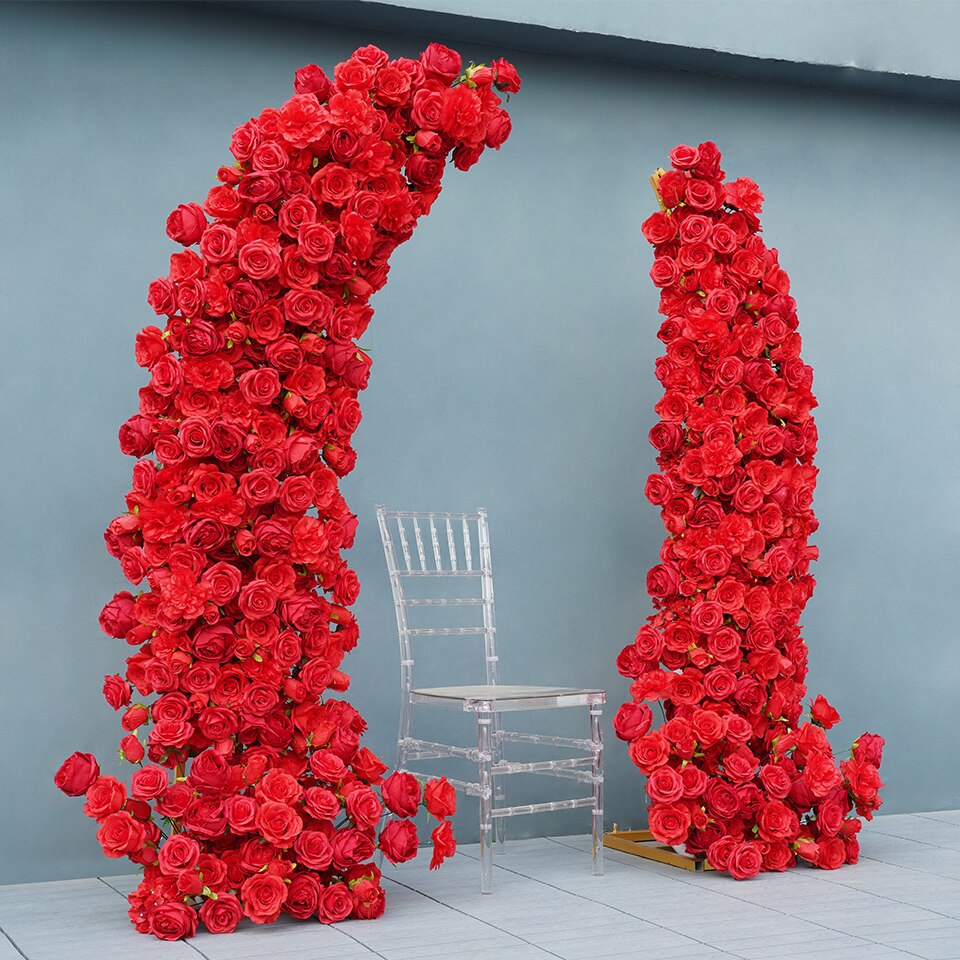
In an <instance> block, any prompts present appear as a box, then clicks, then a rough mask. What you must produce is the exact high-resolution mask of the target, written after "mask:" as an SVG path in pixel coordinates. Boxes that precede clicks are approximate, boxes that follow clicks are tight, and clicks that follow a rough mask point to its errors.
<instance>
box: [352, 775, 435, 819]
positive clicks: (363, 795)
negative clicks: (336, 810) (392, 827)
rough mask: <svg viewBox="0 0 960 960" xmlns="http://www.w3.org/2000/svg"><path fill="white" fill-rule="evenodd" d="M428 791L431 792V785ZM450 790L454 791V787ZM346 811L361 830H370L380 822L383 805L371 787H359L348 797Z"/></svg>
mask: <svg viewBox="0 0 960 960" xmlns="http://www.w3.org/2000/svg"><path fill="white" fill-rule="evenodd" d="M432 782H434V781H431V783H432ZM427 789H428V790H429V784H428V785H427ZM450 789H451V791H452V790H453V788H452V787H451V788H450ZM428 809H429V808H428ZM346 810H347V816H348V817H350V819H351V820H353V822H354V823H355V824H356V825H357V826H358V827H360V829H369V828H371V827H375V826H376V825H377V824H378V823H379V822H380V816H381V814H382V813H383V805H382V804H381V803H380V800H379V799H378V797H377V795H376V794H375V793H374V792H373V789H372V788H371V787H368V786H358V787H355V788H354V789H352V790H351V791H350V792H349V793H348V794H347V795H346Z"/></svg>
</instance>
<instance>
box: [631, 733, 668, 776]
mask: <svg viewBox="0 0 960 960" xmlns="http://www.w3.org/2000/svg"><path fill="white" fill-rule="evenodd" d="M669 757H670V744H669V742H668V741H667V739H666V737H664V735H663V734H662V733H660V732H659V731H656V730H655V731H654V732H653V733H648V734H645V735H644V736H642V737H637V738H636V739H635V740H632V741H631V742H630V759H631V760H633V762H634V763H635V764H636V765H637V766H638V767H639V768H640V770H641V771H642V772H643V773H646V774H649V773H650V772H651V771H653V770H654V769H655V768H656V767H659V766H662V765H663V764H665V763H666V762H667V760H668V759H669Z"/></svg>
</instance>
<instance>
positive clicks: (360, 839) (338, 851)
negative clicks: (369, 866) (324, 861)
mask: <svg viewBox="0 0 960 960" xmlns="http://www.w3.org/2000/svg"><path fill="white" fill-rule="evenodd" d="M330 845H331V846H332V847H333V863H334V866H336V867H339V868H340V869H347V868H348V867H352V866H355V865H356V864H358V863H363V862H364V861H366V860H369V859H370V857H372V856H373V851H374V845H373V841H372V840H371V839H370V837H369V836H368V835H367V834H366V833H364V832H362V831H360V830H355V829H352V828H349V827H348V828H345V829H342V830H337V831H336V832H335V833H334V834H333V836H332V838H331V841H330Z"/></svg>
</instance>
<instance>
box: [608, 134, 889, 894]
mask: <svg viewBox="0 0 960 960" xmlns="http://www.w3.org/2000/svg"><path fill="white" fill-rule="evenodd" d="M670 160H671V164H672V169H671V170H670V171H668V172H666V173H663V171H660V172H659V173H660V174H662V176H659V177H658V176H655V177H654V178H653V179H654V182H655V185H656V187H657V191H658V195H659V198H660V201H661V207H662V209H661V210H660V211H659V212H657V213H654V214H653V216H651V217H650V218H649V219H648V220H646V221H645V222H644V224H643V234H644V236H645V237H646V238H647V240H648V241H649V242H650V243H651V244H652V245H653V247H654V251H655V259H654V264H653V268H652V269H651V271H650V276H651V278H652V280H653V282H654V284H655V285H656V286H657V287H659V288H660V291H661V293H660V313H661V314H662V315H663V317H664V318H665V319H664V321H663V322H662V324H661V326H660V332H659V334H658V336H659V339H660V340H661V341H662V342H663V343H664V344H665V345H666V354H665V356H662V357H660V359H659V360H657V364H656V373H657V378H658V379H659V380H660V382H661V383H662V384H663V386H664V389H665V393H664V396H663V398H662V399H661V400H660V402H659V403H658V404H657V406H656V412H657V414H658V415H659V417H660V420H659V422H658V423H657V424H656V425H655V426H654V427H653V429H652V430H651V431H650V442H651V444H652V445H653V446H654V447H655V448H656V449H657V452H658V455H657V464H658V466H659V472H658V473H655V474H653V475H652V476H651V477H650V478H649V479H648V480H647V484H646V495H647V498H648V499H649V500H650V501H651V502H652V503H654V504H655V505H656V506H658V507H660V510H661V517H662V518H663V522H664V526H665V527H666V530H667V537H666V539H665V540H664V543H663V547H662V548H661V551H660V563H659V564H657V565H656V566H655V567H653V569H652V570H650V572H649V574H648V575H647V591H648V593H649V594H650V595H651V597H652V598H653V602H654V606H655V608H656V612H655V613H654V614H653V615H652V616H650V617H649V618H648V622H647V623H646V624H645V625H644V626H643V627H641V628H640V631H639V632H638V634H637V636H636V639H635V641H634V642H633V643H632V644H630V645H629V646H628V647H626V648H625V649H624V650H623V651H622V652H621V654H620V656H619V658H618V661H617V666H618V669H619V671H620V673H621V674H622V675H624V676H626V677H629V678H631V679H632V681H633V683H632V686H631V691H630V692H631V695H632V702H629V703H626V704H624V705H623V706H622V707H621V708H620V710H619V712H618V714H617V716H616V719H615V729H616V733H617V735H618V736H619V737H620V738H621V739H622V740H625V741H627V742H628V743H629V753H630V757H631V758H632V760H633V761H634V763H635V764H636V765H637V766H638V767H639V768H640V770H641V771H642V772H643V773H644V774H646V777H647V782H646V790H647V794H648V796H649V798H650V800H651V806H650V808H649V825H650V831H651V833H652V834H653V836H654V838H655V839H657V840H660V841H661V842H663V843H667V844H670V845H674V846H678V845H681V844H685V845H686V850H687V853H689V854H693V855H695V856H701V857H705V858H706V859H707V861H708V862H709V863H710V865H712V866H713V867H714V868H716V869H718V870H727V871H729V873H730V874H731V876H733V877H736V878H738V879H744V878H747V877H751V876H755V875H756V874H757V873H759V872H760V871H761V870H784V869H786V868H787V867H789V866H791V865H792V864H794V863H795V862H796V860H797V858H800V859H803V860H806V861H808V862H810V863H812V864H814V865H816V866H818V867H823V868H827V869H832V868H836V867H839V866H841V865H842V864H844V863H854V862H856V860H857V855H858V841H857V834H858V832H859V830H860V827H861V821H860V820H859V819H858V816H857V815H859V816H862V817H866V818H867V819H870V818H871V817H872V814H873V811H874V810H876V809H877V808H878V807H879V806H880V803H881V801H880V798H879V796H878V790H879V788H880V787H881V786H882V784H881V781H880V777H879V774H878V767H879V765H880V759H881V754H882V748H883V739H882V738H881V737H878V736H876V735H874V734H864V735H863V736H861V737H860V738H859V739H858V740H857V742H856V743H855V744H854V746H853V750H852V752H851V755H850V757H849V759H846V760H843V761H841V762H840V763H839V765H838V763H837V761H836V760H835V758H834V755H833V752H832V750H831V747H830V744H829V743H828V741H827V737H826V735H825V730H827V729H829V728H830V727H832V726H833V725H834V724H835V723H836V722H837V721H839V719H840V717H839V714H838V713H837V712H836V711H835V710H834V709H833V708H832V707H831V706H830V705H829V704H828V703H827V701H826V700H825V699H824V698H823V697H821V696H818V697H817V698H816V699H815V700H814V701H813V703H812V705H811V709H810V713H809V720H804V719H803V718H802V713H803V708H802V704H801V702H802V700H803V698H804V696H805V694H806V686H805V683H804V680H805V677H806V673H807V647H806V644H805V643H804V641H803V638H802V636H801V632H800V623H799V621H800V616H801V614H802V611H803V608H804V605H805V604H806V602H807V600H808V599H809V598H810V596H811V594H812V592H813V587H814V582H815V581H814V578H813V577H812V576H811V575H810V573H809V565H810V562H811V560H814V559H816V556H817V549H816V547H814V546H812V545H811V544H810V543H809V537H810V535H811V534H812V533H814V531H815V530H816V529H817V519H816V517H815V516H814V512H813V508H812V502H813V493H814V485H815V482H816V475H817V471H816V468H815V467H814V465H813V456H814V453H815V451H816V444H817V432H816V427H815V426H814V421H813V417H812V416H811V413H810V411H811V410H812V408H813V407H814V406H815V405H816V400H815V398H814V396H813V393H812V391H811V387H812V383H813V371H812V369H811V368H810V367H809V366H808V365H807V364H805V363H804V362H803V360H802V359H801V357H800V335H799V333H798V332H797V312H796V303H795V301H794V299H793V298H792V297H791V296H790V281H789V279H788V277H787V274H786V272H785V271H784V270H783V268H782V267H781V266H780V264H779V262H778V257H777V251H776V250H775V249H773V248H770V247H767V246H766V245H765V244H764V242H763V240H762V239H761V237H760V221H759V220H758V214H759V213H760V209H761V204H762V201H763V196H762V194H761V193H760V190H759V188H758V187H757V184H756V183H754V182H753V181H752V180H750V179H747V178H741V179H739V180H734V181H725V180H724V173H723V171H722V170H721V169H720V161H721V158H720V152H719V150H718V149H717V147H716V145H715V144H713V143H702V144H700V146H699V147H697V148H694V147H688V146H682V145H681V146H678V147H676V148H675V149H674V150H673V151H672V153H671V155H670ZM650 702H659V703H660V704H661V706H662V708H663V712H664V715H665V722H664V723H663V725H662V726H660V728H659V729H657V730H654V731H651V730H650V728H651V725H652V719H653V718H652V712H651V709H650V706H649V703H650Z"/></svg>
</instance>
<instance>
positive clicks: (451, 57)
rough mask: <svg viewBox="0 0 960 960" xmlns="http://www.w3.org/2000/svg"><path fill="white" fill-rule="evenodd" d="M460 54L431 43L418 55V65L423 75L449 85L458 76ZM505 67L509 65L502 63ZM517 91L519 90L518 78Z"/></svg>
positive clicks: (507, 77) (507, 76) (507, 73)
mask: <svg viewBox="0 0 960 960" xmlns="http://www.w3.org/2000/svg"><path fill="white" fill-rule="evenodd" d="M462 62H463V61H462V60H461V59H460V54H459V53H457V52H456V51H455V50H451V49H450V48H449V47H445V46H444V45H443V44H442V43H431V44H430V45H429V46H428V47H427V49H426V50H424V51H423V53H421V54H420V63H421V64H422V65H423V70H424V73H426V74H427V76H429V77H436V79H437V80H440V81H441V82H442V83H445V84H450V83H452V82H453V81H454V80H456V79H457V77H458V76H460V67H461V65H462ZM503 63H504V64H505V66H506V67H509V64H507V63H506V61H503ZM505 74H506V79H507V82H509V70H506V69H505ZM517 79H518V89H519V78H517Z"/></svg>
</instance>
